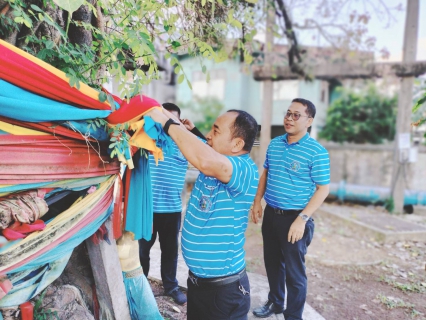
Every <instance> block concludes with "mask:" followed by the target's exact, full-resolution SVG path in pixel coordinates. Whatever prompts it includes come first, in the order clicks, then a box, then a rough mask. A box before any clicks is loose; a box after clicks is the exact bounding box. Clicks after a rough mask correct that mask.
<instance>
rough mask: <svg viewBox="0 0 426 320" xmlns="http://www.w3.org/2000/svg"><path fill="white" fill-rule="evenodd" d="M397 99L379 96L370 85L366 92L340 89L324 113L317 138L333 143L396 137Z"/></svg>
mask: <svg viewBox="0 0 426 320" xmlns="http://www.w3.org/2000/svg"><path fill="white" fill-rule="evenodd" d="M396 111H397V98H396V97H393V98H388V97H384V96H381V95H380V94H379V93H378V92H377V89H376V88H375V87H373V86H370V87H369V88H368V89H367V91H366V92H363V93H355V92H353V91H350V90H344V89H342V90H341V97H340V98H338V99H337V100H335V101H334V102H333V103H332V105H331V106H330V107H329V108H328V110H327V118H326V124H325V126H324V128H323V129H322V131H321V132H320V133H319V137H321V138H323V139H326V140H329V141H335V142H340V143H342V142H355V143H373V144H379V143H383V142H384V140H387V141H392V140H393V139H394V136H395V123H396Z"/></svg>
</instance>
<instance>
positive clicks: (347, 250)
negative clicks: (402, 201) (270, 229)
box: [245, 206, 426, 320]
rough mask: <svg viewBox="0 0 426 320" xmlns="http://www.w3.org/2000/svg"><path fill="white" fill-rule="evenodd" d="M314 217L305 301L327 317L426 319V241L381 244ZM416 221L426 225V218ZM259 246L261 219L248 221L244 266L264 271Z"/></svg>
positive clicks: (345, 226)
mask: <svg viewBox="0 0 426 320" xmlns="http://www.w3.org/2000/svg"><path fill="white" fill-rule="evenodd" d="M342 210H345V207H344V206H342ZM410 218H412V217H410ZM314 219H315V235H314V239H313V241H312V244H311V246H310V247H309V249H308V255H307V257H306V266H307V275H308V299H307V301H308V303H309V304H310V305H311V306H312V307H313V308H314V309H315V310H316V311H318V312H319V313H320V314H321V315H322V316H323V317H324V318H325V319H327V320H334V319H343V320H364V319H365V320H370V319H371V320H372V319H374V320H384V319H389V320H393V319H395V320H396V319H398V320H401V319H426V243H424V242H415V241H403V242H396V243H392V244H385V245H384V244H380V243H378V242H375V241H374V239H369V238H368V237H367V236H364V235H362V234H360V233H359V232H357V231H355V230H352V229H351V227H350V225H348V224H346V223H344V222H340V221H338V220H332V219H330V218H327V217H325V216H320V215H318V214H317V215H315V216H314ZM411 220H413V219H411ZM416 220H417V222H420V223H425V224H426V216H423V217H422V216H419V217H417V219H416ZM262 245H263V244H262V235H261V223H259V224H257V225H255V224H253V223H250V224H249V227H248V229H247V232H246V245H245V248H246V252H247V256H246V260H247V269H248V271H250V272H255V273H259V274H263V275H266V273H265V269H264V264H263V252H262V250H263V249H262ZM265 298H266V297H265Z"/></svg>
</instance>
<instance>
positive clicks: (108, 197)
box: [0, 188, 114, 275]
mask: <svg viewBox="0 0 426 320" xmlns="http://www.w3.org/2000/svg"><path fill="white" fill-rule="evenodd" d="M113 190H114V188H110V189H109V190H108V191H107V193H106V194H105V195H104V197H103V198H102V199H100V201H99V202H98V203H97V205H96V206H95V207H93V209H92V210H90V212H89V213H88V214H87V215H86V216H85V217H84V218H83V219H82V220H81V221H79V222H78V223H77V224H76V225H75V226H73V227H72V228H70V229H69V230H68V231H67V232H66V233H65V234H63V235H62V236H60V237H58V238H57V239H54V240H53V241H52V242H51V243H49V244H48V245H46V246H43V247H40V248H39V250H38V251H37V252H35V253H33V254H32V255H30V256H29V257H27V258H25V259H22V260H20V261H18V262H16V263H14V264H12V265H11V266H9V267H8V268H6V269H4V270H2V271H0V275H3V274H7V273H8V272H10V271H12V270H14V269H16V268H18V267H20V266H23V265H25V264H27V263H28V262H29V261H32V260H34V259H35V258H37V257H39V256H40V255H42V254H43V253H45V252H47V251H49V250H50V249H52V248H54V247H56V246H57V245H59V244H60V243H62V242H64V241H66V240H68V239H69V238H71V237H72V236H73V235H74V234H76V233H77V232H78V231H80V230H81V229H82V228H84V227H85V226H87V225H89V224H90V223H92V222H93V221H95V220H96V219H97V218H98V217H99V215H101V214H102V213H104V212H105V211H106V210H107V209H108V207H109V206H110V205H111V201H112V192H113ZM30 245H31V244H30ZM22 250H25V249H22Z"/></svg>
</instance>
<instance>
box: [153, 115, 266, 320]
mask: <svg viewBox="0 0 426 320" xmlns="http://www.w3.org/2000/svg"><path fill="white" fill-rule="evenodd" d="M148 115H149V116H151V117H152V118H153V119H154V121H156V122H159V123H161V124H162V125H163V127H164V131H165V132H166V133H168V134H169V135H170V137H172V139H173V140H174V141H175V142H176V144H177V145H178V147H179V149H180V150H181V152H182V153H183V155H184V156H185V158H186V159H188V161H189V162H190V163H191V164H193V165H194V167H196V168H197V169H199V170H200V171H201V173H200V175H199V177H198V179H197V181H196V183H195V185H194V189H193V191H192V194H191V198H190V201H189V204H188V208H187V211H186V215H185V220H184V224H183V228H182V254H183V257H184V259H185V262H186V264H187V265H188V268H189V276H188V307H187V316H188V319H189V320H220V319H247V313H248V311H249V310H250V285H249V281H248V277H247V274H246V272H245V260H244V257H245V251H244V248H243V246H244V241H245V238H244V232H245V230H246V228H247V223H248V212H249V209H250V206H251V203H252V201H253V199H254V196H255V194H256V187H257V184H258V180H259V179H258V172H257V168H256V165H255V164H254V162H253V161H252V160H251V159H250V157H249V152H250V150H251V148H252V146H253V143H254V139H255V136H256V133H257V123H256V120H255V119H254V118H253V117H252V116H251V115H249V114H248V113H247V112H245V111H241V110H230V111H228V112H226V113H225V114H223V115H221V116H219V117H218V118H217V119H216V121H215V123H214V125H213V127H212V130H211V131H210V132H209V134H208V135H207V136H206V138H207V144H208V145H205V144H203V143H202V142H201V141H198V139H197V138H195V137H193V136H192V135H191V134H189V133H188V132H187V130H185V128H184V127H183V126H182V124H179V123H178V122H177V121H174V119H173V117H172V115H171V114H169V113H167V112H166V111H164V110H163V113H162V112H161V111H159V110H152V111H150V112H149V113H148Z"/></svg>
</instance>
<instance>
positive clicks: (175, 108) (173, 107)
mask: <svg viewBox="0 0 426 320" xmlns="http://www.w3.org/2000/svg"><path fill="white" fill-rule="evenodd" d="M163 108H164V109H166V110H167V111H176V112H177V113H178V114H179V118H180V108H179V107H178V106H177V105H175V104H174V103H171V102H165V103H163Z"/></svg>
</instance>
